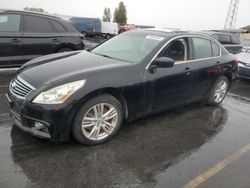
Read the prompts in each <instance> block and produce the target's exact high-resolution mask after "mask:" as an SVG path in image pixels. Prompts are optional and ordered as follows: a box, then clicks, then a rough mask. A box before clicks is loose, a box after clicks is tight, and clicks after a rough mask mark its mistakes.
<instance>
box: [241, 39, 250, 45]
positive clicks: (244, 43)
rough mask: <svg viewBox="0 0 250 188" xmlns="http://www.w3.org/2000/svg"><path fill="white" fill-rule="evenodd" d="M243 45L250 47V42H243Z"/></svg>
mask: <svg viewBox="0 0 250 188" xmlns="http://www.w3.org/2000/svg"><path fill="white" fill-rule="evenodd" d="M242 44H243V45H245V46H250V40H245V41H243V42H242Z"/></svg>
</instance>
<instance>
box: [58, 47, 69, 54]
mask: <svg viewBox="0 0 250 188" xmlns="http://www.w3.org/2000/svg"><path fill="white" fill-rule="evenodd" d="M70 51H73V49H72V48H61V49H60V50H58V51H57V53H61V52H70Z"/></svg>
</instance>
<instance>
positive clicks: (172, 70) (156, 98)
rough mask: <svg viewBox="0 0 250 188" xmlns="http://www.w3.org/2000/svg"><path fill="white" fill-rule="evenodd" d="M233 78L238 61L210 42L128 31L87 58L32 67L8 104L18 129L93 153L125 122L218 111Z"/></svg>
mask: <svg viewBox="0 0 250 188" xmlns="http://www.w3.org/2000/svg"><path fill="white" fill-rule="evenodd" d="M62 64H63V66H61V65H62ZM237 70H238V65H237V61H236V60H235V56H234V55H232V54H230V53H228V51H226V50H225V48H224V47H223V46H222V45H221V44H219V43H218V42H217V41H216V40H214V39H213V38H210V37H204V36H202V35H198V34H193V33H191V32H188V33H184V32H182V33H180V32H163V31H157V30H151V31H150V30H137V31H128V32H125V33H122V34H120V35H117V36H116V37H113V38H111V39H110V40H107V41H106V42H104V43H102V44H101V45H99V46H97V47H96V48H94V49H93V50H91V51H86V50H84V51H78V52H65V53H61V54H54V55H49V56H44V57H40V58H38V59H35V60H31V61H30V62H28V63H27V64H25V65H24V66H23V67H22V69H20V70H19V71H18V73H17V74H16V76H15V77H14V78H13V80H12V81H11V82H10V86H9V93H8V95H7V98H8V100H9V103H10V106H11V113H12V115H13V118H14V121H15V124H16V125H17V126H18V127H19V128H20V129H22V130H24V131H27V132H30V133H31V134H33V135H35V136H38V137H43V138H47V139H51V140H52V141H66V140H69V139H70V136H71V135H73V136H74V137H75V138H76V140H78V141H79V142H80V143H82V144H87V145H95V144H100V143H103V142H105V141H107V140H109V139H110V138H112V136H114V135H115V134H116V132H117V131H118V130H119V128H120V127H121V124H122V122H123V121H131V120H134V119H137V118H140V117H143V116H146V115H149V114H152V113H157V112H160V111H163V110H166V109H170V108H173V107H176V106H179V105H184V104H188V103H192V102H194V101H199V100H203V101H206V103H208V104H210V105H219V104H220V103H221V102H222V101H223V100H224V98H225V96H226V94H227V92H228V90H229V88H230V85H231V83H232V80H233V79H234V78H235V77H236V74H237ZM156 136H157V135H156Z"/></svg>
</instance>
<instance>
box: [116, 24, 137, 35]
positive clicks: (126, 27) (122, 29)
mask: <svg viewBox="0 0 250 188" xmlns="http://www.w3.org/2000/svg"><path fill="white" fill-rule="evenodd" d="M135 29H136V26H135V24H125V25H120V26H119V31H118V33H119V34H120V33H123V32H125V31H130V30H135Z"/></svg>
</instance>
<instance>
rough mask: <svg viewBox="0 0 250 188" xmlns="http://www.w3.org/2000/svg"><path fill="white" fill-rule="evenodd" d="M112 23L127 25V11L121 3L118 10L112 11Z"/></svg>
mask: <svg viewBox="0 0 250 188" xmlns="http://www.w3.org/2000/svg"><path fill="white" fill-rule="evenodd" d="M114 22H117V23H119V24H126V23H127V10H126V6H125V4H124V3H123V2H122V1H121V2H120V3H119V6H118V8H116V9H115V11H114Z"/></svg>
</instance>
